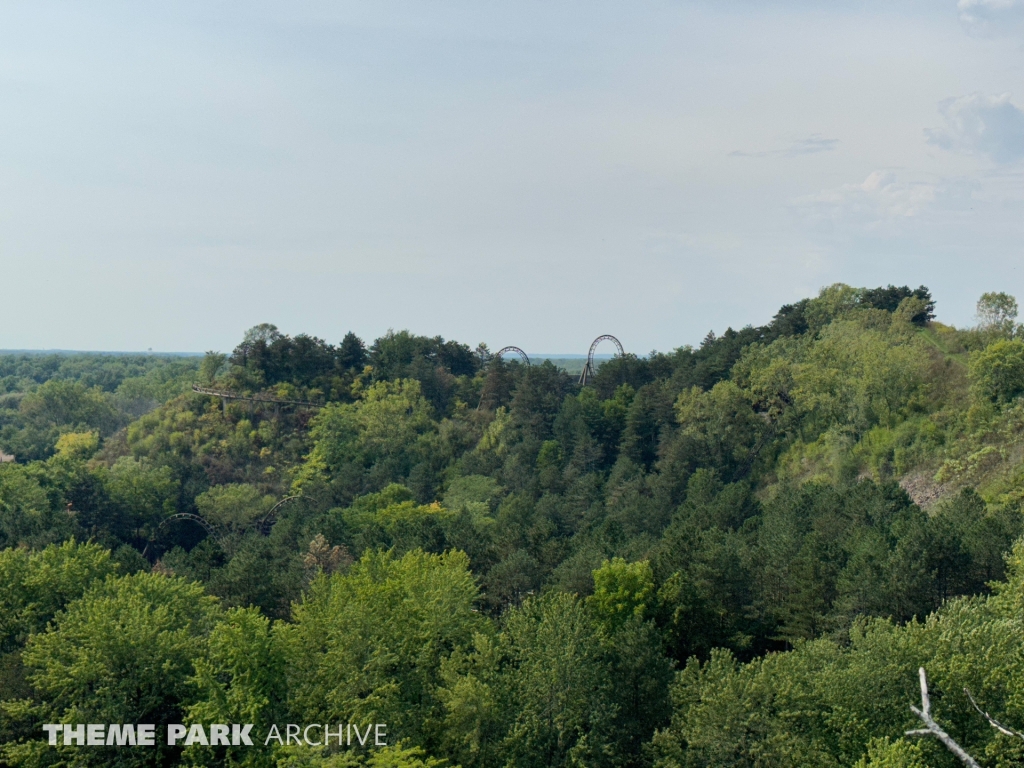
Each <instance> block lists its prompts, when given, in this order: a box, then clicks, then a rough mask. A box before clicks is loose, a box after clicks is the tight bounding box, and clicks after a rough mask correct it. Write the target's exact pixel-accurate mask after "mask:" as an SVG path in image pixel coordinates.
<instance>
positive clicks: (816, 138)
mask: <svg viewBox="0 0 1024 768" xmlns="http://www.w3.org/2000/svg"><path fill="white" fill-rule="evenodd" d="M838 144H839V139H826V138H825V137H823V136H822V135H821V134H820V133H815V134H812V135H810V136H808V137H807V138H806V139H797V140H796V141H794V142H792V143H790V145H789V146H788V147H785V148H784V149H769V150H763V151H761V152H745V151H744V150H742V149H737V150H734V151H733V152H730V153H729V156H730V157H799V156H800V155H815V154H817V153H819V152H831V151H832V150H833V149H835V148H836V146H837V145H838Z"/></svg>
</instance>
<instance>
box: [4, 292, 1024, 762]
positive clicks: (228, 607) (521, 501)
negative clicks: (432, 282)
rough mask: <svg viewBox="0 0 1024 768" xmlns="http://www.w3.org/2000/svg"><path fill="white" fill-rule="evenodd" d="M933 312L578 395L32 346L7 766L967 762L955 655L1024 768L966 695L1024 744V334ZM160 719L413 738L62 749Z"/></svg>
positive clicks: (434, 374)
mask: <svg viewBox="0 0 1024 768" xmlns="http://www.w3.org/2000/svg"><path fill="white" fill-rule="evenodd" d="M935 309H936V306H935V302H934V300H933V299H932V297H931V295H930V293H929V291H928V289H927V288H925V287H923V286H921V287H919V288H913V289H912V288H910V287H908V286H902V287H899V286H892V285H889V286H885V287H878V288H870V289H863V288H855V287H851V286H847V285H833V286H828V287H826V288H824V289H822V291H821V292H820V293H819V294H818V295H817V296H815V297H813V298H808V299H804V300H802V301H800V302H797V303H795V304H792V305H786V306H784V307H781V308H780V310H779V311H778V313H777V314H776V315H775V316H774V317H773V318H772V320H771V321H770V322H769V323H767V324H765V325H763V326H759V327H751V326H747V327H744V328H741V329H739V330H733V329H731V328H730V329H726V330H725V331H724V332H721V333H715V332H710V333H708V335H707V336H706V337H705V339H704V341H703V342H702V343H701V344H700V345H699V346H698V347H690V346H683V347H680V348H678V349H675V350H672V351H671V352H661V353H659V352H654V353H651V354H650V355H648V356H645V357H640V356H636V355H631V354H626V355H623V356H617V357H614V358H612V359H610V360H607V361H606V362H604V363H603V364H601V365H600V367H599V368H598V369H597V371H596V373H595V374H594V376H593V377H592V378H591V379H590V381H589V382H588V383H587V384H586V385H582V386H581V385H580V383H579V381H578V379H577V377H575V376H571V375H569V374H568V373H567V372H566V371H565V370H563V369H560V368H558V367H556V366H555V365H552V364H551V363H550V362H543V363H539V364H538V363H535V364H533V365H527V364H525V363H524V362H520V361H519V360H513V361H511V362H510V361H508V360H504V359H501V358H500V357H496V356H495V355H493V354H492V353H491V351H490V350H489V349H488V348H487V346H486V345H484V344H480V345H477V346H475V347H470V346H469V345H467V344H464V343H460V342H457V341H451V340H445V339H443V338H440V337H433V338H431V337H424V336H417V335H415V334H413V333H412V332H409V331H405V330H403V331H398V332H395V331H389V332H388V333H387V334H385V335H384V336H382V337H380V338H378V339H375V340H373V341H372V342H370V343H367V342H365V341H364V340H362V339H360V338H358V337H357V336H356V335H355V334H353V333H348V334H346V335H345V336H344V337H342V338H341V339H340V340H337V341H336V343H335V342H332V341H327V340H324V339H320V338H317V337H315V336H311V335H306V334H298V335H295V336H289V335H287V334H285V333H283V332H281V331H280V330H279V329H278V328H277V327H275V326H274V325H271V324H263V325H259V326H256V327H254V328H252V329H250V330H248V331H246V332H245V333H244V335H243V336H242V339H241V341H240V342H239V344H238V346H237V347H235V348H234V349H233V350H231V351H230V352H228V351H225V352H214V351H211V352H208V353H207V354H206V355H205V357H195V358H171V357H152V356H104V355H92V354H81V355H28V354H17V355H0V452H2V454H3V459H4V461H3V462H2V463H0V765H9V766H33V767H35V766H40V767H42V766H51V765H52V766H58V765H66V764H68V765H69V764H74V765H111V764H116V765H124V766H135V765H139V766H143V765H153V766H155V765H181V766H268V767H269V766H282V767H285V766H294V767H295V768H298V767H299V766H308V767H309V768H314V767H316V766H320V767H322V768H328V767H329V766H358V765H367V766H379V767H380V768H383V767H384V766H393V767H394V768H399V767H400V766H407V767H408V768H413V767H415V766H462V767H463V768H476V767H479V768H490V767H492V766H516V768H533V767H534V766H536V767H537V768H540V767H541V766H543V767H545V768H552V767H555V766H595V767H600V766H608V767H609V768H611V767H612V766H624V767H628V768H632V767H634V766H635V767H636V768H641V767H644V766H652V767H654V766H656V767H657V768H684V767H686V768H690V767H696V766H709V767H710V766H780V767H785V766H794V767H795V766H808V765H814V766H862V767H863V768H869V767H874V768H881V767H882V766H903V767H904V768H917V767H918V766H925V765H929V766H953V765H956V764H957V763H956V762H955V758H954V757H953V756H952V755H951V754H950V753H949V752H948V751H946V750H945V748H944V747H943V745H942V744H941V743H939V742H938V741H936V740H935V739H929V738H918V737H907V736H905V735H904V734H905V732H906V731H907V730H912V729H915V728H918V727H920V722H919V721H918V720H917V719H916V718H915V716H914V714H913V713H912V712H911V711H910V709H909V707H910V705H911V704H915V703H917V702H919V698H920V693H919V690H918V668H919V667H924V668H926V670H927V673H928V679H929V681H930V684H931V687H932V691H933V708H934V711H933V713H932V714H933V715H934V716H935V718H936V720H938V721H940V722H941V723H942V724H943V727H944V728H946V729H947V731H948V732H949V733H950V734H951V736H952V737H953V738H955V739H956V740H957V742H958V743H960V744H961V745H962V746H963V747H964V748H965V749H967V750H968V751H969V752H970V753H971V754H972V755H973V756H974V757H975V758H976V759H977V760H978V761H979V762H980V764H982V765H991V766H1004V765H1011V764H1016V763H1017V762H1019V761H1020V760H1021V759H1024V739H1020V738H1017V737H1015V736H1013V735H1009V734H1007V733H1001V732H1000V731H998V730H997V729H994V728H992V727H991V726H990V724H989V723H988V722H987V721H986V719H985V717H983V716H982V715H981V714H980V713H979V711H977V709H976V708H975V707H974V706H973V705H972V703H971V701H970V700H969V698H968V697H967V695H966V694H965V693H964V691H965V689H966V690H968V691H970V693H971V695H972V696H973V697H974V698H975V699H976V701H977V703H978V704H979V706H980V708H981V709H983V710H984V711H985V712H987V713H989V715H990V716H991V717H993V718H995V719H997V720H999V721H1000V722H1002V723H1006V724H1007V725H1008V726H1010V728H1016V729H1018V730H1024V700H1022V699H1021V696H1020V690H1021V684H1022V682H1024V665H1022V659H1024V632H1022V627H1021V626H1020V622H1021V620H1022V615H1024V614H1022V610H1021V609H1022V606H1024V540H1022V539H1021V536H1022V534H1024V515H1022V503H1024V438H1022V435H1024V328H1022V327H1021V325H1020V324H1018V323H1017V303H1016V300H1015V299H1014V298H1013V297H1012V296H1008V295H1007V294H1005V293H987V294H985V295H984V296H982V297H981V300H980V301H979V303H978V322H977V324H976V325H975V326H973V327H969V328H961V329H957V328H953V327H950V326H947V325H943V324H942V323H939V322H937V321H936V320H935V317H936V315H935ZM194 387H195V388H194ZM197 388H198V391H197ZM211 392H212V393H214V394H209V393H211ZM217 393H219V394H217ZM144 722H153V723H167V722H174V723H255V724H257V725H258V727H259V728H264V729H265V728H266V727H267V726H269V725H270V724H273V723H313V722H317V723H323V722H331V723H336V722H342V723H344V722H360V723H369V722H375V723H376V722H380V723H385V722H386V723H387V724H388V734H389V742H388V743H389V746H388V747H386V748H383V749H379V750H377V751H373V750H365V749H355V748H345V749H340V750H339V749H338V748H337V747H332V748H330V749H323V748H320V749H314V748H309V747H295V746H283V745H276V746H271V747H267V748H265V749H264V748H262V747H261V748H253V749H242V748H239V747H237V746H209V745H201V744H195V745H189V746H182V745H175V746H170V745H166V744H160V745H158V746H157V747H154V748H152V749H148V748H147V749H141V748H140V749H123V748H122V749H118V748H116V747H109V748H108V747H97V748H94V749H89V750H77V751H76V748H75V747H64V746H50V745H48V744H47V743H46V736H45V734H44V732H43V730H42V725H43V724H45V723H144Z"/></svg>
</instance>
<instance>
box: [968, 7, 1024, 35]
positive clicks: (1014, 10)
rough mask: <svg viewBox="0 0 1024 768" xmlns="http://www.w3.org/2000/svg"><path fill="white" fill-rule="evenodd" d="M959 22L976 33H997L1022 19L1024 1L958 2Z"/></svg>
mask: <svg viewBox="0 0 1024 768" xmlns="http://www.w3.org/2000/svg"><path fill="white" fill-rule="evenodd" d="M956 8H957V10H958V11H959V12H960V21H962V22H963V23H964V24H965V25H966V26H967V27H968V29H970V30H972V31H978V32H997V31H1000V30H1001V29H1005V28H1006V27H1008V26H1010V25H1012V24H1014V23H1015V22H1019V21H1020V20H1021V19H1022V18H1024V0H959V2H958V3H957V4H956Z"/></svg>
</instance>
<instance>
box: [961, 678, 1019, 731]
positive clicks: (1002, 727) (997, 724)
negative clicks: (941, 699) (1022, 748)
mask: <svg viewBox="0 0 1024 768" xmlns="http://www.w3.org/2000/svg"><path fill="white" fill-rule="evenodd" d="M964 693H966V694H967V698H968V699H970V700H971V704H972V705H973V706H974V708H975V709H976V710H978V714H980V715H981V716H982V717H984V718H985V719H986V720H988V724H989V725H991V726H992V727H993V728H995V729H996V730H997V731H999V732H1000V733H1002V734H1004V735H1006V736H1016V737H1017V738H1018V739H1024V733H1021V732H1020V731H1015V730H1013V728H1010V727H1008V726H1005V725H1003V724H1002V723H1000V722H999V721H998V720H996V719H995V718H994V717H992V715H990V714H989V713H988V712H985V711H983V710H982V708H981V707H979V706H978V702H976V701H975V700H974V697H973V696H971V692H970V691H969V690H967V689H966V688H964Z"/></svg>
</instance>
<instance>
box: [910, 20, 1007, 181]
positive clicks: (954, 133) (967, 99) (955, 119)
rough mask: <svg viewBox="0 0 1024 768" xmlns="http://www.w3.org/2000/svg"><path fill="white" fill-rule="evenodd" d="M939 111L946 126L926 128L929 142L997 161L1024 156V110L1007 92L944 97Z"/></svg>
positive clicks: (1005, 161)
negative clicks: (1023, 110)
mask: <svg viewBox="0 0 1024 768" xmlns="http://www.w3.org/2000/svg"><path fill="white" fill-rule="evenodd" d="M993 1H994V0H993ZM939 112H941V113H942V116H943V117H944V118H945V119H946V127H945V128H931V129H927V130H925V134H926V135H927V136H928V141H929V142H930V143H932V144H935V145H936V146H938V147H942V148H943V149H948V150H951V151H954V152H964V153H966V154H981V155H986V156H988V157H989V158H991V159H992V160H993V161H994V162H996V163H1011V162H1013V161H1015V160H1019V159H1020V158H1022V157H1024V112H1021V110H1020V109H1018V108H1017V107H1016V106H1014V105H1013V104H1011V103H1010V94H1008V93H1004V94H1002V95H1001V96H985V95H983V94H980V93H972V94H970V95H969V96H959V97H956V98H950V99H946V100H945V101H942V102H940V103H939Z"/></svg>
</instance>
